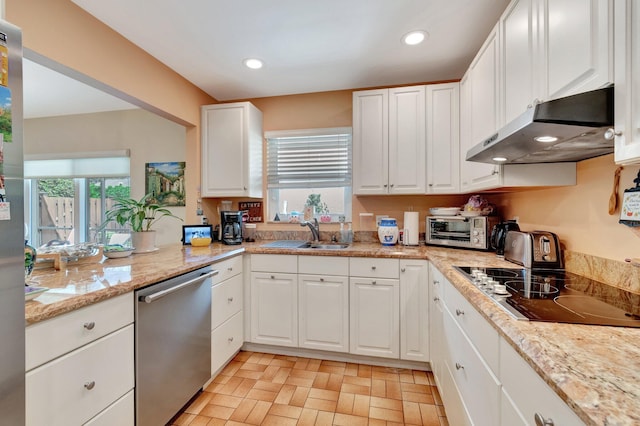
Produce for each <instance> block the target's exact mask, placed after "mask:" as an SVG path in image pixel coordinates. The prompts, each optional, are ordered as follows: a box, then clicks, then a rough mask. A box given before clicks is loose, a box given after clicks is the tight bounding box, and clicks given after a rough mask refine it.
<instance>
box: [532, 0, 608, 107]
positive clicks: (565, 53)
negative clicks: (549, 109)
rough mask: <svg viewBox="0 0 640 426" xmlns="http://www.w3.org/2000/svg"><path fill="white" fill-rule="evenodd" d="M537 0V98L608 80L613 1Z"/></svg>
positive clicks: (600, 84) (596, 85)
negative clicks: (538, 73) (538, 79)
mask: <svg viewBox="0 0 640 426" xmlns="http://www.w3.org/2000/svg"><path fill="white" fill-rule="evenodd" d="M538 1H539V2H540V6H539V22H540V24H539V28H540V33H541V34H540V36H539V37H538V41H539V43H540V46H539V48H538V51H539V52H540V56H539V57H540V70H541V73H540V77H542V81H543V86H542V90H541V92H540V93H541V98H542V99H544V100H548V99H555V98H561V97H564V96H569V95H575V94H576V93H581V92H587V91H589V90H595V89H598V88H600V87H603V86H606V85H607V84H609V83H612V82H613V49H612V41H613V26H612V22H613V16H612V12H613V2H612V1H610V0H562V1H558V0H538ZM615 2H616V7H617V3H619V2H618V0H616V1H615Z"/></svg>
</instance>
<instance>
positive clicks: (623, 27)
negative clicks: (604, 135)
mask: <svg viewBox="0 0 640 426" xmlns="http://www.w3.org/2000/svg"><path fill="white" fill-rule="evenodd" d="M615 5H616V8H615V14H616V15H615V57H616V67H615V70H616V75H615V97H614V99H615V135H616V136H615V161H616V163H618V164H634V163H640V3H639V2H638V1H637V0H617V1H616V4H615Z"/></svg>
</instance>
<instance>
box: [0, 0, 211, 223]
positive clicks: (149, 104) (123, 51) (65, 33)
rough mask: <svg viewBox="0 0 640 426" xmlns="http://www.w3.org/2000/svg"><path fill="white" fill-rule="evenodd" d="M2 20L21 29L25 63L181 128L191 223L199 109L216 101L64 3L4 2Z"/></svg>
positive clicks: (55, 0) (196, 175)
mask: <svg viewBox="0 0 640 426" xmlns="http://www.w3.org/2000/svg"><path fill="white" fill-rule="evenodd" d="M6 19H7V20H8V21H10V22H12V23H14V24H15V25H18V26H19V27H21V28H22V31H23V44H24V47H25V49H26V55H27V56H29V57H30V59H33V60H35V61H36V62H40V59H41V58H40V56H41V57H43V58H46V64H47V65H49V66H51V63H54V64H56V63H57V64H58V65H59V68H58V69H57V70H58V71H63V72H65V71H66V72H70V73H72V74H73V75H74V76H75V77H79V78H80V79H81V80H82V81H84V82H85V83H88V84H91V85H94V86H96V87H98V88H100V89H102V90H105V91H107V92H108V93H111V94H113V95H116V96H118V97H121V98H122V99H125V100H126V101H129V102H131V103H133V104H135V105H137V106H140V107H142V108H144V109H146V110H149V111H152V112H154V113H156V114H158V115H161V116H162V117H165V118H167V119H169V120H171V121H173V122H176V123H179V124H181V125H183V126H185V129H186V130H185V140H184V145H185V158H184V159H185V161H186V162H187V167H188V170H187V171H186V173H185V180H186V188H187V207H186V210H185V214H186V216H187V221H190V222H191V221H195V220H196V216H195V211H196V199H197V190H198V187H199V186H200V106H201V105H206V104H211V103H215V102H216V100H215V99H214V98H212V97H210V96H209V95H207V94H206V93H204V92H203V91H202V90H200V89H198V88H197V87H195V86H194V85H193V84H191V83H189V82H188V81H187V80H185V79H184V78H183V77H181V76H180V75H178V74H176V73H175V72H174V71H172V70H171V69H170V68H168V67H167V66H165V65H163V64H162V63H160V62H159V61H157V60H156V59H154V58H153V57H152V56H150V55H149V54H147V53H146V52H144V51H143V50H141V49H140V48H138V47H136V46H135V45H133V44H132V43H130V42H129V41H128V40H126V39H125V38H124V37H122V36H121V35H119V34H117V33H116V32H114V31H113V30H111V29H110V28H109V27H107V26H106V25H104V24H102V23H101V22H100V21H98V20H96V19H95V18H93V17H92V16H91V15H89V14H87V13H86V12H84V11H83V10H82V9H80V8H79V7H78V6H76V5H75V4H74V3H72V2H71V1H69V0H6ZM79 148H81V147H79ZM153 149H155V148H154V146H153V145H151V146H149V152H150V153H151V152H152V150H153Z"/></svg>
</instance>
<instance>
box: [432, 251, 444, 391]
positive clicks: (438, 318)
mask: <svg viewBox="0 0 640 426" xmlns="http://www.w3.org/2000/svg"><path fill="white" fill-rule="evenodd" d="M443 285H444V277H443V276H442V273H441V272H440V271H439V270H438V269H437V268H436V267H435V266H433V264H431V263H430V264H429V363H430V365H431V371H433V375H434V377H435V379H436V383H437V384H438V386H439V388H440V389H442V390H443V388H444V385H443V383H441V380H442V375H443V371H442V369H443V365H444V358H445V351H444V349H445V347H444V340H443V339H444V325H443V324H442V321H443V303H444V300H443V297H442V286H443Z"/></svg>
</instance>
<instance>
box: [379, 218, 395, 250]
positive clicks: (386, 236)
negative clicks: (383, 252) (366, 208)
mask: <svg viewBox="0 0 640 426" xmlns="http://www.w3.org/2000/svg"><path fill="white" fill-rule="evenodd" d="M378 238H379V239H380V243H382V245H383V246H394V245H396V243H397V242H398V224H397V222H396V220H395V219H394V218H392V217H389V218H384V219H381V220H380V226H379V227H378Z"/></svg>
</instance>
